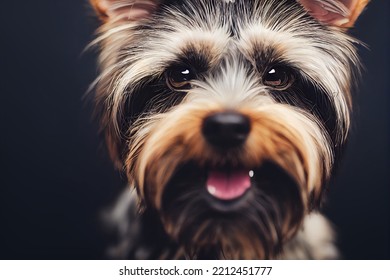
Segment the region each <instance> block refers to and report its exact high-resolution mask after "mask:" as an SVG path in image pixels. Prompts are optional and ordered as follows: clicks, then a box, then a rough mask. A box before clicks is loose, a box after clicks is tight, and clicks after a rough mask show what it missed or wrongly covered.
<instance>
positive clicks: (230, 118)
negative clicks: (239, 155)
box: [202, 112, 251, 149]
mask: <svg viewBox="0 0 390 280" xmlns="http://www.w3.org/2000/svg"><path fill="white" fill-rule="evenodd" d="M250 129H251V127H250V121H249V119H248V118H247V117H246V116H244V115H242V114H240V113H238V112H221V113H216V114H213V115H210V116H208V117H207V118H206V119H205V120H204V121H203V129H202V132H203V135H204V137H205V138H206V140H207V142H209V143H210V144H211V145H213V146H214V147H216V148H222V149H228V148H235V147H238V146H240V145H242V144H243V143H244V142H245V140H246V138H247V137H248V134H249V132H250Z"/></svg>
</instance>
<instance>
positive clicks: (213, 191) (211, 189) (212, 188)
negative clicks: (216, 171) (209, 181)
mask: <svg viewBox="0 0 390 280" xmlns="http://www.w3.org/2000/svg"><path fill="white" fill-rule="evenodd" d="M207 191H208V192H209V193H210V194H212V195H214V194H215V192H216V189H215V187H213V186H207Z"/></svg>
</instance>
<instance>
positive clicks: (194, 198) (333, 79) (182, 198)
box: [92, 0, 368, 259]
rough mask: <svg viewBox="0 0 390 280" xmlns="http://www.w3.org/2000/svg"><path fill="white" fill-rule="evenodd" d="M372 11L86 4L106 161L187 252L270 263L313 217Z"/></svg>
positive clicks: (178, 0) (217, 2)
mask: <svg viewBox="0 0 390 280" xmlns="http://www.w3.org/2000/svg"><path fill="white" fill-rule="evenodd" d="M367 2H368V1H358V0H356V1H354V0H349V1H347V0H343V1H336V0H322V1H317V0H301V1H298V2H297V1H295V0H277V1H276V0H236V1H227V0H165V1H163V0H161V1H157V0H118V1H114V0H92V3H93V6H94V7H95V9H96V11H97V12H98V14H99V16H100V18H101V19H102V21H103V25H102V27H101V28H100V36H99V37H98V39H97V40H96V42H95V43H97V44H99V45H100V47H101V56H100V64H101V67H102V74H101V76H100V77H99V78H98V80H97V82H96V103H97V108H98V110H99V112H100V116H101V123H102V130H103V132H104V133H105V135H106V139H107V143H108V147H109V150H110V154H111V156H112V158H113V160H114V161H115V162H116V164H117V166H118V167H120V168H122V169H123V170H125V171H126V174H127V177H128V180H129V182H130V183H131V184H132V185H134V186H135V187H136V189H137V192H138V194H139V198H140V207H141V208H144V207H149V208H152V209H154V210H156V212H157V213H159V217H160V219H161V221H162V223H163V225H164V228H165V231H166V232H167V233H168V235H169V236H170V237H171V238H172V239H173V240H175V241H176V242H177V243H178V244H179V246H181V247H182V249H183V250H184V252H185V253H186V254H187V255H188V256H190V257H196V256H197V255H199V254H201V253H204V252H208V251H210V252H217V254H218V257H221V258H247V259H250V258H274V257H276V256H277V255H278V253H280V252H281V250H282V246H283V244H284V243H285V242H286V241H287V240H289V239H290V238H291V237H292V236H293V235H294V234H295V233H296V231H297V229H298V228H299V227H300V226H301V223H302V220H303V217H304V216H305V214H307V213H308V212H309V211H311V210H312V209H313V208H316V207H318V205H319V202H320V200H321V197H322V192H323V189H324V187H325V186H326V184H327V182H328V180H329V177H330V175H331V172H332V168H333V163H334V160H335V158H337V156H338V154H339V153H340V151H341V150H342V148H343V146H344V143H345V141H346V139H347V136H348V130H349V125H350V110H351V87H352V84H353V83H354V81H355V80H356V75H355V74H356V70H357V69H358V65H359V61H358V57H357V54H356V49H355V47H354V43H356V41H355V40H354V39H353V38H351V37H350V36H349V35H347V34H346V30H347V28H348V27H350V26H352V25H353V23H354V21H355V20H356V18H357V16H358V15H359V14H360V12H361V11H362V9H363V8H364V6H365V4H366V3H367Z"/></svg>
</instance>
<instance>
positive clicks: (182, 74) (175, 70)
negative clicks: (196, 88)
mask: <svg viewBox="0 0 390 280" xmlns="http://www.w3.org/2000/svg"><path fill="white" fill-rule="evenodd" d="M194 78H195V73H194V71H193V70H192V68H191V67H189V66H186V65H182V66H175V67H171V68H170V69H169V70H168V71H167V72H166V81H167V85H168V86H169V87H170V88H171V89H173V90H187V89H190V88H191V80H193V79H194Z"/></svg>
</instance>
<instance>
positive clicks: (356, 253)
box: [0, 0, 390, 259]
mask: <svg viewBox="0 0 390 280" xmlns="http://www.w3.org/2000/svg"><path fill="white" fill-rule="evenodd" d="M38 3H39V4H38ZM389 4H390V3H389V1H383V0H382V1H380V0H374V1H372V3H371V4H370V5H369V8H368V10H367V11H366V12H365V13H364V15H363V16H362V17H361V19H360V20H359V22H358V24H357V27H356V29H355V30H353V31H352V33H353V34H354V35H356V36H357V37H358V38H360V39H361V40H362V41H364V42H366V43H367V45H368V46H369V50H367V49H363V48H361V52H360V53H361V55H362V57H363V62H364V64H365V66H366V72H365V73H364V76H363V77H364V78H363V79H362V83H361V87H360V93H359V94H356V96H355V101H356V103H357V104H358V106H357V107H356V110H355V119H354V127H353V133H352V138H351V141H350V145H349V148H348V151H347V155H346V158H345V160H344V163H343V164H342V167H341V170H340V172H339V175H338V177H337V178H336V179H335V182H334V183H333V184H332V186H331V190H330V193H329V198H328V204H327V206H326V209H325V211H326V213H327V214H328V215H329V217H330V219H331V220H332V221H333V223H334V224H335V225H336V227H337V229H338V232H339V244H340V248H341V250H342V252H343V254H344V257H345V258H347V259H389V258H390V249H389V239H390V231H389V218H390V217H389V214H390V206H389V201H390V194H389V189H390V175H389V171H390V170H389V166H390V164H389V158H390V150H389V143H390V142H389V141H390V139H389V134H390V133H389V119H390V118H389V117H390V115H389V106H390V102H389V98H390V93H389V78H390V77H389V65H390V64H389V62H390V61H389V51H388V49H389V47H390V44H389V31H388V26H390V22H389V17H390V15H389ZM0 7H1V8H0V9H1V15H0V66H1V68H0V69H1V70H0V74H1V75H0V125H1V126H0V136H1V137H0V164H1V166H0V167H1V168H0V259H100V258H104V248H105V246H106V245H107V241H108V238H107V235H105V234H104V231H103V230H102V227H101V225H100V223H99V213H100V212H101V210H102V209H103V208H104V207H106V206H107V205H109V204H110V202H112V201H113V200H114V198H115V196H116V194H117V193H118V192H120V190H121V189H122V188H123V186H124V183H123V181H122V180H121V178H120V175H119V173H118V172H116V171H115V170H114V169H113V168H112V167H111V164H110V162H109V160H108V158H107V156H106V155H105V153H104V148H103V145H102V143H101V140H100V139H99V137H98V135H97V127H96V125H95V124H94V122H93V121H92V120H91V108H90V106H89V105H88V104H86V102H84V101H83V100H82V97H83V95H84V93H85V92H86V90H87V87H88V85H89V84H90V83H91V82H92V81H93V79H94V77H95V76H96V74H97V71H96V65H95V59H96V54H94V53H92V52H89V53H86V54H82V51H83V49H84V47H85V46H86V45H87V44H88V42H90V41H91V39H92V38H93V32H94V29H95V28H96V22H95V20H94V19H93V17H92V13H91V11H89V10H88V8H87V5H86V1H81V0H66V1H64V0H41V1H20V0H19V1H2V3H1V4H0Z"/></svg>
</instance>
